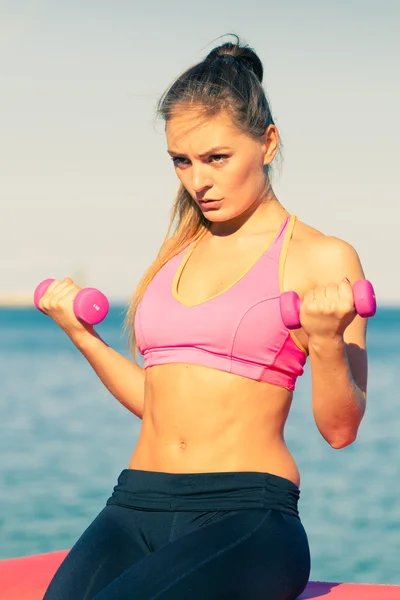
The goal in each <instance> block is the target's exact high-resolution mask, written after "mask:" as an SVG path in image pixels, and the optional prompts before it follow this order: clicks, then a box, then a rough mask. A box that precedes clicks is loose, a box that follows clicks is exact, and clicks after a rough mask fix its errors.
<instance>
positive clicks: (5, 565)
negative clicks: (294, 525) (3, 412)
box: [0, 550, 400, 600]
mask: <svg viewBox="0 0 400 600" xmlns="http://www.w3.org/2000/svg"><path fill="white" fill-rule="evenodd" d="M67 552H68V551H67V550H62V551H59V552H50V553H48V554H37V555H34V556H25V557H23V558H12V559H9V560H0V598H1V599H2V600H3V599H4V600H42V598H43V594H44V592H45V590H46V588H47V586H48V584H49V582H50V580H51V578H52V576H53V574H54V573H55V571H56V570H57V568H58V566H59V564H60V563H61V561H62V560H63V558H64V557H65V555H66V554H67ZM318 598H319V599H321V600H400V586H391V585H360V584H354V583H320V582H310V583H309V584H308V586H307V589H306V591H305V592H303V594H302V595H301V596H300V597H299V599H298V600H317V599H318ZM249 600H251V598H249Z"/></svg>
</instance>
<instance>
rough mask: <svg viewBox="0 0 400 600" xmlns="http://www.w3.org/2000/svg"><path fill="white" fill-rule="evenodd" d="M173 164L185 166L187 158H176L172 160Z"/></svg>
mask: <svg viewBox="0 0 400 600" xmlns="http://www.w3.org/2000/svg"><path fill="white" fill-rule="evenodd" d="M171 160H172V162H173V163H174V165H183V164H184V163H183V161H184V160H186V158H181V157H180V156H174V157H173V158H172V159H171Z"/></svg>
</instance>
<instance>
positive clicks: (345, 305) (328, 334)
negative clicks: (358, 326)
mask: <svg viewBox="0 0 400 600" xmlns="http://www.w3.org/2000/svg"><path fill="white" fill-rule="evenodd" d="M356 314H357V313H356V309H355V307H354V298H353V288H352V285H351V283H350V281H349V280H348V279H347V278H346V279H343V280H342V281H341V282H340V283H339V284H336V283H330V284H328V285H326V286H324V285H319V286H317V287H315V288H312V289H310V290H309V291H308V292H306V294H305V296H304V298H303V301H302V304H301V308H300V323H301V326H302V328H303V329H304V331H305V333H306V334H307V335H308V337H309V338H341V337H343V333H344V330H345V329H346V327H348V325H350V323H351V322H352V321H353V319H354V317H355V316H356Z"/></svg>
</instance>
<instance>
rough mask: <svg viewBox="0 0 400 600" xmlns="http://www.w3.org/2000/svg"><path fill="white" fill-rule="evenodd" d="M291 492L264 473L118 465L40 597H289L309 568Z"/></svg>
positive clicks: (287, 484) (279, 479) (299, 588)
mask: <svg viewBox="0 0 400 600" xmlns="http://www.w3.org/2000/svg"><path fill="white" fill-rule="evenodd" d="M298 498H299V488H298V487H297V486H296V485H294V484H293V483H292V482H291V481H289V480H287V479H284V478H282V477H278V476H276V475H270V474H267V473H253V472H240V473H194V474H192V473H190V474H186V473H185V474H169V473H158V472H152V471H139V470H132V469H125V470H124V471H122V473H121V475H120V476H119V478H118V485H117V486H116V487H115V488H114V492H113V494H112V496H111V498H110V499H109V500H108V501H107V504H106V506H105V508H104V509H103V510H102V511H101V513H100V514H99V515H98V517H97V518H96V519H95V520H94V521H93V523H92V524H91V525H90V526H89V527H88V529H87V530H86V531H85V532H84V533H83V535H82V536H81V537H80V539H79V540H78V541H77V542H76V544H75V545H74V546H73V548H72V549H71V551H70V552H69V553H68V555H67V556H66V558H65V560H64V561H63V563H62V564H61V566H60V567H59V569H58V571H57V573H56V574H55V576H54V578H53V580H52V582H51V583H50V586H49V588H48V590H47V592H46V594H45V596H44V599H43V600H92V599H93V600H155V599H156V598H157V599H158V600H189V599H191V600H217V599H218V600H222V599H225V598H226V599H229V600H232V599H233V598H235V599H236V600H241V599H243V600H249V599H250V598H251V600H259V599H260V600H261V599H262V600H294V599H295V598H297V596H298V595H300V594H301V592H302V591H303V590H304V588H305V587H306V584H307V581H308V577H309V573H310V554H309V547H308V541H307V536H306V533H305V531H304V529H303V526H302V524H301V521H300V518H299V515H298V511H297V502H298Z"/></svg>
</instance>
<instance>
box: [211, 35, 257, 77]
mask: <svg viewBox="0 0 400 600" xmlns="http://www.w3.org/2000/svg"><path fill="white" fill-rule="evenodd" d="M225 56H232V57H233V58H235V59H236V60H238V61H240V62H242V63H243V64H244V65H246V67H247V68H248V69H250V70H251V71H253V73H254V74H255V75H256V77H257V79H258V80H259V82H260V83H262V80H263V75H264V69H263V66H262V62H261V60H260V59H259V58H258V56H257V54H256V53H255V52H254V50H253V49H252V48H250V47H249V46H247V45H245V44H244V45H242V44H241V43H240V41H239V38H237V42H236V44H232V43H231V42H226V43H225V44H222V45H221V46H217V47H216V48H214V49H213V50H211V52H210V53H209V54H208V55H207V56H206V58H205V61H212V62H213V61H215V60H219V59H220V58H221V57H225Z"/></svg>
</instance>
